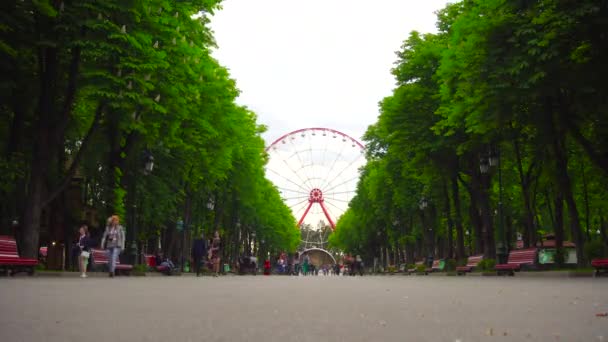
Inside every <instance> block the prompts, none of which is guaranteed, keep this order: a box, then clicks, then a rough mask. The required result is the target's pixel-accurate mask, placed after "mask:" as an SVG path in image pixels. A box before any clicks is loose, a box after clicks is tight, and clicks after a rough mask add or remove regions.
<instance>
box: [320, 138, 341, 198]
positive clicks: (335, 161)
mask: <svg viewBox="0 0 608 342" xmlns="http://www.w3.org/2000/svg"><path fill="white" fill-rule="evenodd" d="M342 152H344V144H342V148H341V149H340V153H338V154H337V155H336V159H334V161H333V162H332V163H331V166H330V167H329V170H330V172H331V170H333V169H334V166H335V165H336V163H337V162H338V159H340V157H341V156H342ZM325 186H326V185H323V187H325ZM320 189H322V187H321V188H320Z"/></svg>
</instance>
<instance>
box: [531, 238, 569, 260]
mask: <svg viewBox="0 0 608 342" xmlns="http://www.w3.org/2000/svg"><path fill="white" fill-rule="evenodd" d="M562 245H563V248H564V250H565V256H564V264H574V265H576V263H577V261H578V259H577V257H576V245H575V244H574V243H573V242H571V241H564V242H563V244H562ZM536 246H537V247H538V263H539V264H541V265H546V264H554V263H555V251H556V248H555V236H554V235H545V237H544V239H543V240H541V241H540V242H538V243H537V244H536Z"/></svg>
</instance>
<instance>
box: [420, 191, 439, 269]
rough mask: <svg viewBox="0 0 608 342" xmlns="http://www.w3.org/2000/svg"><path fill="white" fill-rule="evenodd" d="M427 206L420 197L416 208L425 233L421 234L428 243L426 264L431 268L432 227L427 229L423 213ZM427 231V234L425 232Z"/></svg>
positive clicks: (432, 251)
mask: <svg viewBox="0 0 608 342" xmlns="http://www.w3.org/2000/svg"><path fill="white" fill-rule="evenodd" d="M428 206H429V201H428V200H427V199H426V197H422V198H421V199H420V203H418V208H419V209H420V212H421V218H422V229H423V230H424V231H425V232H423V234H424V235H426V236H427V241H428V242H427V243H428V247H427V248H428V256H427V260H426V262H427V264H428V266H429V267H431V265H432V264H433V256H434V252H435V251H434V250H433V249H434V248H433V227H428V225H427V222H426V216H425V215H424V211H425V210H426V208H427V207H428ZM426 231H428V232H426Z"/></svg>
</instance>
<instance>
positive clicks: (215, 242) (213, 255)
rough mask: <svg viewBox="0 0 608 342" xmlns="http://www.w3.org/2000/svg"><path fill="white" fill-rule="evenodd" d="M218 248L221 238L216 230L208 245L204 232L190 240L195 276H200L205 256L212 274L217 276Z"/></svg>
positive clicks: (218, 267) (218, 268)
mask: <svg viewBox="0 0 608 342" xmlns="http://www.w3.org/2000/svg"><path fill="white" fill-rule="evenodd" d="M220 248H221V239H220V233H219V232H218V231H217V230H216V231H215V233H214V234H213V239H212V240H211V244H210V245H209V246H208V244H207V240H206V239H205V233H202V232H201V234H200V236H199V237H197V238H196V239H194V241H193V242H192V255H191V257H192V266H193V268H194V271H195V272H196V276H197V277H200V275H201V272H202V266H203V264H204V262H205V258H207V259H208V260H209V263H210V265H211V269H212V271H213V276H214V277H217V276H218V275H219V273H220V255H221V253H220Z"/></svg>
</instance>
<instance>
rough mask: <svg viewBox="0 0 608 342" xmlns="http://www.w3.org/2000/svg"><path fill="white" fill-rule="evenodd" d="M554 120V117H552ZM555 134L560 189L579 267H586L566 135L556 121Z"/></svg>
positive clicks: (554, 143) (553, 123) (552, 124)
mask: <svg viewBox="0 0 608 342" xmlns="http://www.w3.org/2000/svg"><path fill="white" fill-rule="evenodd" d="M551 118H553V116H551ZM550 125H551V129H552V131H553V132H552V133H553V144H552V145H553V146H552V147H553V152H554V157H555V166H556V170H555V171H556V175H557V183H558V186H559V189H560V191H561V193H562V195H563V196H564V199H565V201H566V204H567V205H568V215H569V219H570V229H571V231H572V239H573V240H574V241H573V242H574V243H575V244H576V257H577V259H578V266H583V265H585V260H584V258H585V256H584V253H583V250H584V244H585V241H584V239H583V231H582V227H581V225H580V219H579V214H578V209H577V208H576V202H575V200H574V194H573V193H572V182H571V180H570V175H569V174H568V159H567V154H566V153H567V152H566V147H565V141H564V135H563V134H560V133H559V130H558V129H557V128H556V127H555V121H552V122H551V123H550Z"/></svg>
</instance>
